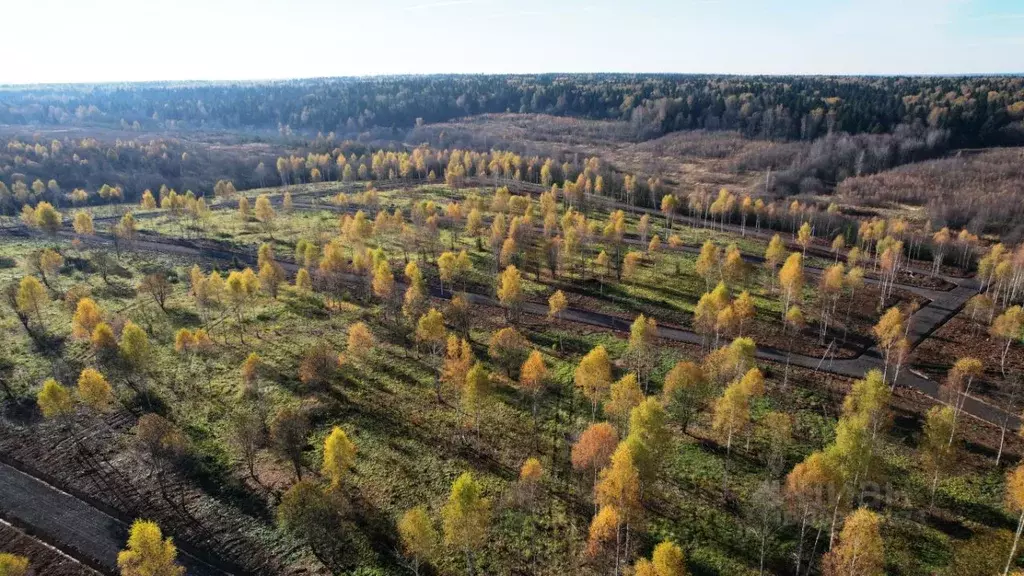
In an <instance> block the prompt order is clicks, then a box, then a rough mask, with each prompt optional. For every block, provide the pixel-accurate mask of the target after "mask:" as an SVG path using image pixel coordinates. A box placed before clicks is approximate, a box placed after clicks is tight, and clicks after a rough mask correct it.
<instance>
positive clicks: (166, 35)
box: [0, 0, 1024, 84]
mask: <svg viewBox="0 0 1024 576" xmlns="http://www.w3.org/2000/svg"><path fill="white" fill-rule="evenodd" d="M4 4H5V6H4V9H3V11H4V13H5V14H4V21H5V24H6V25H5V26H4V40H5V42H4V44H5V45H6V46H8V51H7V57H6V58H4V63H3V65H0V84H25V83H52V82H106V81H151V80H253V79H272V78H273V79H277V78H299V77H318V76H365V75H381V74H427V73H496V74H510V73H531V72H679V73H729V74H968V73H1022V72H1024V0H561V1H556V0H518V1H512V0H362V1H354V0H173V1H171V0H88V1H80V0H10V1H9V2H4ZM15 47H18V48H15Z"/></svg>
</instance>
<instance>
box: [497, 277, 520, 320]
mask: <svg viewBox="0 0 1024 576" xmlns="http://www.w3.org/2000/svg"><path fill="white" fill-rule="evenodd" d="M522 284H523V279H522V275H521V274H520V273H519V269H518V268H516V267H515V266H509V267H508V268H505V271H504V272H502V273H501V278H500V280H499V284H498V301H499V302H501V305H502V307H503V308H505V317H506V318H507V319H508V320H510V321H514V320H516V319H517V318H518V317H519V308H520V306H521V305H522V302H523V288H522Z"/></svg>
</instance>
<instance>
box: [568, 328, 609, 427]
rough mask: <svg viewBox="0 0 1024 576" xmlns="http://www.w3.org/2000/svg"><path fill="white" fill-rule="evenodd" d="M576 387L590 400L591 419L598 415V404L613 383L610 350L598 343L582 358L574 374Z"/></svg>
mask: <svg viewBox="0 0 1024 576" xmlns="http://www.w3.org/2000/svg"><path fill="white" fill-rule="evenodd" d="M573 380H574V382H575V384H576V387H577V388H579V389H581V390H582V391H583V395H584V396H586V398H587V400H590V404H591V410H590V418H591V420H593V419H594V417H595V416H596V415H597V405H598V403H599V402H600V401H601V399H603V398H604V395H605V393H607V391H608V388H609V387H610V386H611V384H612V364H611V360H610V359H609V358H608V350H606V349H605V347H604V346H601V345H597V346H595V347H594V349H593V350H591V351H590V352H587V355H586V356H584V357H583V359H582V360H580V363H579V365H578V366H577V367H576V372H575V373H574V374H573Z"/></svg>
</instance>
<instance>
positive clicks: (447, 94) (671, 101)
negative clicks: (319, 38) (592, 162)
mask: <svg viewBox="0 0 1024 576" xmlns="http://www.w3.org/2000/svg"><path fill="white" fill-rule="evenodd" d="M498 112H521V113H545V114H555V115H561V116H573V117H582V118H591V119H610V120H624V121H628V122H630V123H632V124H634V125H635V127H636V128H637V134H638V136H639V137H641V138H649V137H654V136H658V135H662V134H665V133H668V132H674V131H679V130H694V129H706V130H738V131H739V132H740V133H742V134H743V135H744V136H746V137H749V138H764V139H771V140H788V141H795V140H804V141H810V140H815V139H817V138H819V137H822V136H824V135H826V134H829V133H836V132H845V133H849V134H885V133H893V132H896V131H897V129H898V127H900V126H910V127H916V128H917V129H933V130H941V131H944V132H945V133H947V134H948V137H949V139H948V145H949V146H951V147H954V148H965V147H967V148H975V147H989V146H1001V145H1010V144H1024V123H1022V119H1024V77H1020V76H1000V77H973V76H972V77H798V76H781V77H760V76H750V77H741V76H704V75H624V74H596V75H583V74H573V75H553V74H552V75H519V76H392V77H374V78H333V79H308V80H292V81H280V82H258V83H257V82H240V83H147V84H104V85H50V86H24V87H11V86H8V87H0V124H11V125H21V126H33V125H37V126H52V125H87V126H110V127H120V128H122V129H126V130H136V131H150V130H158V129H179V130H195V129H207V130H216V129H228V130H247V131H280V132H282V133H285V134H288V133H295V134H296V135H312V134H315V133H323V134H327V133H332V132H333V133H335V134H337V135H338V136H339V137H342V136H348V135H351V134H358V133H362V132H366V131H370V130H381V129H385V130H391V131H395V132H398V131H405V130H408V129H409V128H411V127H413V126H415V125H417V124H420V123H433V122H444V121H448V120H452V119H454V118H460V117H465V116H471V115H474V114H481V113H498Z"/></svg>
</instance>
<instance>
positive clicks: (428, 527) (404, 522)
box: [398, 506, 438, 576]
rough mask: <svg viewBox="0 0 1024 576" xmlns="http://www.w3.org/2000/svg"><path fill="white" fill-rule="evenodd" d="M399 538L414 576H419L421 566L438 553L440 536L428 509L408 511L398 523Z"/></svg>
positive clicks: (418, 508)
mask: <svg viewBox="0 0 1024 576" xmlns="http://www.w3.org/2000/svg"><path fill="white" fill-rule="evenodd" d="M398 536H399V538H400V539H401V541H402V550H403V551H404V552H405V555H406V556H407V557H408V558H409V561H410V564H411V567H412V571H413V574H415V575H416V576H419V573H420V565H421V564H423V563H424V562H430V561H431V560H433V558H434V556H435V554H436V553H437V544H438V536H437V530H435V529H434V523H433V522H432V521H431V520H430V515H429V514H427V509H426V508H425V507H423V506H417V507H416V508H412V509H410V510H407V511H406V512H405V514H402V518H401V519H400V520H399V521H398Z"/></svg>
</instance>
